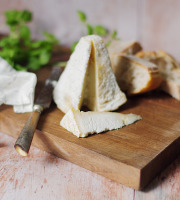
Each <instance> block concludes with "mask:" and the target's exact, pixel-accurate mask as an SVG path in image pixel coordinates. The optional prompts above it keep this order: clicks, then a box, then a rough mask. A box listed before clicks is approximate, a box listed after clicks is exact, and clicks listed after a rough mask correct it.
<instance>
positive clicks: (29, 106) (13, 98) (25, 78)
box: [0, 58, 37, 113]
mask: <svg viewBox="0 0 180 200" xmlns="http://www.w3.org/2000/svg"><path fill="white" fill-rule="evenodd" d="M36 82H37V77H36V75H35V74H34V73H30V72H23V71H20V72H19V71H16V70H14V69H13V68H12V67H11V66H10V65H9V64H8V63H7V62H6V61H5V60H4V59H2V58H0V105H1V104H7V105H13V108H14V112H17V113H24V112H32V111H33V104H34V93H35V86H36Z"/></svg>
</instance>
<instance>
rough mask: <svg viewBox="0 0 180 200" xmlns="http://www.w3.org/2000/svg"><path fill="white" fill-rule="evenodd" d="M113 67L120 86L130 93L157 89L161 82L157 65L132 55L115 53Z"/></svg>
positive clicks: (112, 59)
mask: <svg viewBox="0 0 180 200" xmlns="http://www.w3.org/2000/svg"><path fill="white" fill-rule="evenodd" d="M111 61H112V68H113V71H114V74H115V76H116V80H117V82H118V84H119V86H120V88H121V89H122V90H124V91H127V93H128V94H129V95H134V94H139V93H144V92H148V91H151V90H153V89H156V88H157V87H159V85H160V84H161V75H160V73H159V70H158V68H157V66H156V65H155V64H153V63H151V62H148V61H144V60H143V59H140V58H137V57H136V56H132V55H123V54H122V55H119V56H117V55H114V56H112V58H111Z"/></svg>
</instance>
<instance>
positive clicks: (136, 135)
mask: <svg viewBox="0 0 180 200" xmlns="http://www.w3.org/2000/svg"><path fill="white" fill-rule="evenodd" d="M49 72H50V68H48V67H47V68H44V69H43V70H41V71H39V72H38V73H37V76H38V80H39V82H38V85H37V89H40V88H41V87H42V83H43V81H44V80H45V78H46V77H48V75H49ZM118 111H119V112H122V113H130V112H132V113H135V114H139V115H141V116H142V117H143V120H141V121H139V122H137V123H135V124H132V125H129V126H127V127H124V128H122V129H119V130H115V131H109V132H106V133H103V134H98V135H93V136H91V137H88V138H76V136H74V135H72V134H71V133H69V132H68V131H66V130H65V129H63V128H62V127H61V126H60V125H59V122H60V120H61V118H62V117H63V115H64V114H63V113H62V112H61V111H60V110H58V109H57V108H56V106H55V104H52V105H51V108H50V109H49V110H48V111H46V112H44V113H43V114H42V116H41V118H40V121H39V124H38V126H37V130H36V132H35V136H34V139H33V145H34V146H36V147H38V148H40V149H42V150H45V151H47V152H50V153H53V154H55V155H56V156H58V157H61V158H63V159H66V160H68V161H70V162H72V163H75V164H77V165H80V166H81V167H84V168H86V169H89V170H91V171H93V172H96V173H98V174H100V175H103V176H105V177H107V178H110V179H112V180H115V181H117V182H120V183H122V184H124V185H127V186H130V187H133V188H135V189H141V188H143V187H144V186H145V185H147V184H148V183H149V182H150V181H151V180H152V179H153V178H154V177H155V176H156V175H157V174H158V173H159V172H160V171H161V170H162V169H164V168H165V167H166V166H167V165H168V164H169V163H170V162H171V161H173V160H174V159H175V158H176V157H177V156H178V155H179V153H180V148H179V146H180V134H179V130H180V118H179V116H180V103H179V102H178V101H176V100H174V99H172V98H171V97H169V96H168V95H166V94H165V93H162V92H160V91H155V92H151V93H148V94H145V95H140V96H136V97H131V98H129V99H128V102H127V103H126V104H125V105H124V106H122V107H121V108H120V109H119V110H118ZM28 116H29V113H25V114H17V113H14V112H13V110H12V108H11V107H10V106H5V105H4V106H1V107H0V131H2V132H4V133H7V134H8V135H11V136H13V137H15V138H16V137H17V136H18V135H19V133H20V131H21V129H22V128H23V126H24V124H25V122H26V120H27V118H28Z"/></svg>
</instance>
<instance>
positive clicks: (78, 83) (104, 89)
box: [53, 35, 126, 113]
mask: <svg viewBox="0 0 180 200" xmlns="http://www.w3.org/2000/svg"><path fill="white" fill-rule="evenodd" d="M53 96H54V101H55V103H56V104H57V106H58V108H59V109H61V110H62V111H63V112H64V113H66V112H67V111H68V110H69V109H71V108H75V109H80V108H81V106H82V105H85V106H87V107H88V108H89V109H90V110H93V111H111V110H116V109H117V108H119V106H121V105H122V104H124V103H125V102H126V96H125V94H124V93H123V92H122V91H121V90H120V88H119V86H118V84H117V82H116V78H115V75H114V73H113V71H112V68H111V63H110V59H109V55H108V51H107V49H106V46H105V44H104V42H103V40H102V39H101V37H99V36H96V35H91V36H85V37H82V38H81V39H80V41H79V43H78V44H77V46H76V48H75V51H74V52H73V53H72V55H71V57H70V59H69V61H68V63H67V66H66V68H65V70H64V72H63V74H62V75H61V77H60V79H59V81H58V83H57V85H56V87H55V89H54V94H53Z"/></svg>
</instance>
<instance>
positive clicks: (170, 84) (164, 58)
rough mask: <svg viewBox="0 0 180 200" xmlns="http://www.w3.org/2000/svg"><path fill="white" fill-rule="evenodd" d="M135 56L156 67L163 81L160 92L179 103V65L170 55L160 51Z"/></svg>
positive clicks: (140, 53)
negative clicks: (162, 91) (165, 93)
mask: <svg viewBox="0 0 180 200" xmlns="http://www.w3.org/2000/svg"><path fill="white" fill-rule="evenodd" d="M136 56H137V57H139V58H143V59H144V60H147V61H151V62H153V63H155V64H156V65H157V66H158V68H159V71H160V73H161V76H162V79H163V81H162V84H161V88H162V90H164V91H165V92H167V93H168V94H170V95H171V96H172V97H174V98H176V99H177V100H179V101H180V64H179V63H178V62H177V61H176V60H175V59H174V58H173V57H172V56H171V55H170V54H168V53H166V52H164V51H162V50H159V51H157V52H153V51H152V52H139V53H137V54H136Z"/></svg>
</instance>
